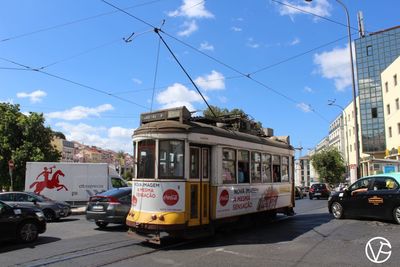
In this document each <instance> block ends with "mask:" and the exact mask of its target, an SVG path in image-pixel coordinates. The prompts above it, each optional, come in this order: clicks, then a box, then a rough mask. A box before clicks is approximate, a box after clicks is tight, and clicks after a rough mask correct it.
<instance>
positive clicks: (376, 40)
mask: <svg viewBox="0 0 400 267" xmlns="http://www.w3.org/2000/svg"><path fill="white" fill-rule="evenodd" d="M354 42H355V49H356V64H357V79H358V95H359V97H360V102H359V103H360V107H359V110H358V112H360V117H361V121H360V122H359V125H360V126H361V127H360V132H361V135H362V152H363V153H367V154H375V153H384V151H385V149H386V144H385V121H384V107H383V100H382V88H381V72H382V71H383V70H384V69H386V67H388V66H389V65H390V64H391V63H392V62H393V61H394V60H395V59H396V58H397V57H398V56H399V55H400V26H397V27H393V28H390V29H386V30H383V31H379V32H374V33H369V34H368V35H365V36H363V37H360V38H359V39H357V40H355V41H354ZM360 150H361V148H360Z"/></svg>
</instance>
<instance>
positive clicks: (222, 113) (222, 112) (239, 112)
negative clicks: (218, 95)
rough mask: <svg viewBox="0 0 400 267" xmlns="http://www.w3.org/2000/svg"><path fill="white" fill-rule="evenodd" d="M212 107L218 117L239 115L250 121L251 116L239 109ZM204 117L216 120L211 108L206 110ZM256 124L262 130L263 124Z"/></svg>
mask: <svg viewBox="0 0 400 267" xmlns="http://www.w3.org/2000/svg"><path fill="white" fill-rule="evenodd" d="M210 107H211V108H212V110H213V112H214V114H215V115H216V116H217V117H223V116H226V115H239V116H241V117H242V118H246V119H249V115H247V114H246V113H245V112H244V111H243V110H241V109H238V108H234V109H232V110H229V109H227V108H219V107H217V106H212V105H210ZM203 116H204V117H206V118H209V119H215V117H214V115H213V113H212V112H211V110H210V109H209V108H207V109H206V110H204V112H203ZM254 123H255V126H256V127H258V128H259V129H262V123H261V122H259V121H257V122H254Z"/></svg>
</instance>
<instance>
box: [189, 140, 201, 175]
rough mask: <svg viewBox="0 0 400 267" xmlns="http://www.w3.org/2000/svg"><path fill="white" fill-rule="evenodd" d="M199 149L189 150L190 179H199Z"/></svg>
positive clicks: (192, 148)
mask: <svg viewBox="0 0 400 267" xmlns="http://www.w3.org/2000/svg"><path fill="white" fill-rule="evenodd" d="M199 163H200V149H199V148H194V147H191V148H190V178H197V179H198V178H200V174H199V171H200V169H199Z"/></svg>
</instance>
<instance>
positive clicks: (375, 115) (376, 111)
mask: <svg viewBox="0 0 400 267" xmlns="http://www.w3.org/2000/svg"><path fill="white" fill-rule="evenodd" d="M371 115H372V118H373V119H375V118H377V117H378V109H377V108H371Z"/></svg>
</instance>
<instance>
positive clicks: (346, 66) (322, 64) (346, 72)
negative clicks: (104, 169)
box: [314, 45, 352, 91]
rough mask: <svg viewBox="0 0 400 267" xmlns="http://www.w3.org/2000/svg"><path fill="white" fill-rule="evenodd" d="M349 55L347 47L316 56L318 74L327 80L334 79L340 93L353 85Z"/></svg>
mask: <svg viewBox="0 0 400 267" xmlns="http://www.w3.org/2000/svg"><path fill="white" fill-rule="evenodd" d="M349 54H350V52H349V46H348V45H347V46H346V47H345V48H334V49H333V50H332V51H329V52H323V53H321V54H315V55H314V64H316V65H317V66H318V67H317V72H318V73H321V74H322V76H323V77H325V78H327V79H333V80H334V81H335V87H336V90H338V91H343V90H344V89H345V88H346V87H347V86H350V85H351V83H352V79H351V67H350V57H349Z"/></svg>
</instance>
